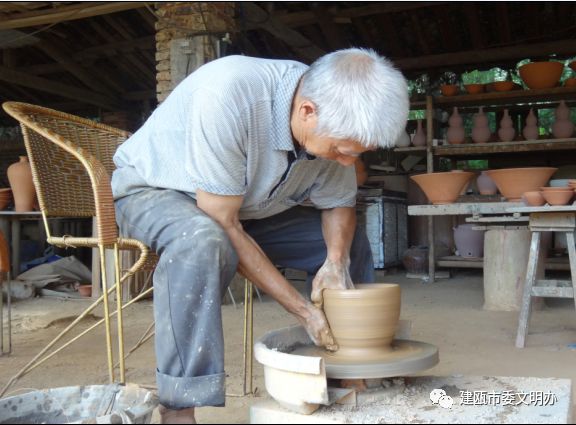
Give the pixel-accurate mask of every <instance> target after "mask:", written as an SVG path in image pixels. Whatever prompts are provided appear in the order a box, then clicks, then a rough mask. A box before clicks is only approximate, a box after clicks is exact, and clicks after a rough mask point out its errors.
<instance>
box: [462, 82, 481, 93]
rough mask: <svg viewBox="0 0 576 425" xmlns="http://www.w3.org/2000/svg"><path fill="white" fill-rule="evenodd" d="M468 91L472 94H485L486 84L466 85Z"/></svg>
mask: <svg viewBox="0 0 576 425" xmlns="http://www.w3.org/2000/svg"><path fill="white" fill-rule="evenodd" d="M464 87H465V88H466V91H467V92H468V93H470V94H478V93H483V92H484V88H485V86H484V84H465V85H464Z"/></svg>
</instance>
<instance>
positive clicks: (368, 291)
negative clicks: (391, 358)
mask: <svg viewBox="0 0 576 425" xmlns="http://www.w3.org/2000/svg"><path fill="white" fill-rule="evenodd" d="M323 295H324V313H326V318H327V319H328V323H329V324H330V328H331V329H332V334H333V335H334V339H335V340H336V343H337V344H338V345H339V347H340V348H339V350H338V351H337V352H336V353H335V355H336V356H337V357H343V358H350V359H354V360H360V361H368V360H370V359H374V358H379V357H381V356H382V355H383V354H386V353H388V352H390V351H392V348H391V346H390V344H391V343H392V341H393V340H394V335H395V334H396V328H397V326H398V320H399V319H400V286H399V285H397V284H393V283H373V284H366V285H356V288H355V289H343V290H339V289H326V290H324V292H323Z"/></svg>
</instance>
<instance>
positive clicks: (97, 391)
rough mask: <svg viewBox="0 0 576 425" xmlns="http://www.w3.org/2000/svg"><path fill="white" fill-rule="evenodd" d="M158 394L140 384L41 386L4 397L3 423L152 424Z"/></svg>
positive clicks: (0, 406) (0, 411)
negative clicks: (40, 387) (40, 388)
mask: <svg viewBox="0 0 576 425" xmlns="http://www.w3.org/2000/svg"><path fill="white" fill-rule="evenodd" d="M157 405H158V398H157V397H156V396H155V395H154V394H152V393H151V392H150V391H148V390H145V389H143V388H140V387H139V386H138V385H134V384H128V385H119V384H111V385H92V386H75V387H63V388H53V389H48V390H39V391H33V392H30V393H26V394H23V395H18V396H14V397H9V398H4V399H1V400H0V424H88V423H90V424H96V423H97V424H136V423H138V424H148V423H150V420H151V419H152V412H153V411H154V409H155V408H156V406H157Z"/></svg>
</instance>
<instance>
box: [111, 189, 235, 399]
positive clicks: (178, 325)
mask: <svg viewBox="0 0 576 425" xmlns="http://www.w3.org/2000/svg"><path fill="white" fill-rule="evenodd" d="M116 211H117V220H118V224H119V226H120V230H121V233H122V235H124V236H127V237H132V238H135V239H138V240H141V241H142V242H144V243H145V244H147V245H148V246H150V247H151V248H152V249H153V250H154V251H155V252H156V253H158V254H159V255H160V261H159V263H158V265H157V266H156V270H155V272H154V277H153V280H154V317H155V324H156V339H155V344H156V361H157V384H158V394H159V398H160V403H162V404H163V405H164V406H166V407H168V408H171V409H184V408H189V407H199V406H221V405H224V403H225V373H224V341H223V331H222V315H221V300H222V295H223V293H224V291H225V290H226V288H227V286H228V285H229V283H230V281H231V280H232V278H233V277H234V273H235V272H236V268H237V264H238V257H237V255H236V252H235V250H234V248H233V247H232V245H231V243H230V240H229V238H228V236H227V235H226V233H225V232H224V230H223V229H222V227H221V226H219V225H218V224H217V223H216V222H215V221H214V220H212V219H211V218H210V217H208V216H207V215H206V214H205V213H204V212H202V211H201V210H200V209H199V208H198V207H197V206H196V203H195V201H194V199H192V198H191V197H189V196H187V195H185V194H183V193H180V192H177V191H172V190H157V189H150V190H146V191H143V192H140V193H137V194H134V195H131V196H128V197H125V198H122V199H120V200H118V201H116Z"/></svg>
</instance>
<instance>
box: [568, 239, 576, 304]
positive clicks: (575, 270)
mask: <svg viewBox="0 0 576 425" xmlns="http://www.w3.org/2000/svg"><path fill="white" fill-rule="evenodd" d="M566 245H568V260H569V261H570V275H571V277H572V288H573V289H574V308H576V242H575V240H574V233H573V232H566Z"/></svg>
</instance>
